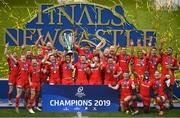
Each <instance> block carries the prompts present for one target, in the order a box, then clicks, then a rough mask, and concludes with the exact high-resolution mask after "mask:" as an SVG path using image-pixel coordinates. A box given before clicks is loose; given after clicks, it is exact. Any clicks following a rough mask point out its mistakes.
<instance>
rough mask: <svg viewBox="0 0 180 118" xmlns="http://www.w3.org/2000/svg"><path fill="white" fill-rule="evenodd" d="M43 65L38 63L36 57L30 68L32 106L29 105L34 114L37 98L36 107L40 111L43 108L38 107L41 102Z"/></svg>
mask: <svg viewBox="0 0 180 118" xmlns="http://www.w3.org/2000/svg"><path fill="white" fill-rule="evenodd" d="M40 79H41V65H40V64H38V62H37V60H36V59H32V64H31V66H30V68H29V83H30V87H31V97H30V102H29V104H30V106H29V112H30V113H32V114H34V113H35V112H34V111H33V103H34V100H35V102H36V103H35V105H36V106H35V109H36V110H38V111H41V109H40V108H39V107H38V103H39V98H37V97H39V94H40V87H41V80H40Z"/></svg>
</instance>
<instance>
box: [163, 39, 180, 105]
mask: <svg viewBox="0 0 180 118" xmlns="http://www.w3.org/2000/svg"><path fill="white" fill-rule="evenodd" d="M162 47H163V42H162V41H161V48H160V54H161V58H162V61H161V65H162V76H164V77H165V76H166V75H167V74H169V69H170V70H171V73H172V77H171V80H170V86H169V88H168V89H167V91H166V94H167V97H168V100H169V104H170V107H173V102H172V95H173V86H174V80H175V76H174V71H175V70H178V62H177V59H176V58H175V57H174V56H173V48H172V47H169V48H168V49H167V51H166V52H165V53H163V51H162Z"/></svg>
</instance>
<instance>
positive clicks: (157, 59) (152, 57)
mask: <svg viewBox="0 0 180 118" xmlns="http://www.w3.org/2000/svg"><path fill="white" fill-rule="evenodd" d="M149 47H150V50H149V53H148V54H147V55H148V56H147V58H148V62H147V64H148V71H149V77H150V79H153V78H154V75H155V72H156V71H157V67H158V64H160V63H161V56H159V55H158V54H157V48H156V47H151V44H150V43H149Z"/></svg>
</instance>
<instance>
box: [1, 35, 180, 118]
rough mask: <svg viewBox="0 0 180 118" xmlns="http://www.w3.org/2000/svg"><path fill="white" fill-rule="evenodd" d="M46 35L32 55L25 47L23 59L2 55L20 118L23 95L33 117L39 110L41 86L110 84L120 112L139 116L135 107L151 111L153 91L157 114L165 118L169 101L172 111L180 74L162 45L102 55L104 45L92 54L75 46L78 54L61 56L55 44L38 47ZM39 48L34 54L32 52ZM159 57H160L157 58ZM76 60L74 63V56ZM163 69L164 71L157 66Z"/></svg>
mask: <svg viewBox="0 0 180 118" xmlns="http://www.w3.org/2000/svg"><path fill="white" fill-rule="evenodd" d="M42 40H43V36H40V37H39V39H38V40H37V41H36V42H35V45H33V46H32V47H31V50H27V49H26V46H22V49H21V52H22V53H21V56H20V57H19V58H18V56H17V53H16V52H11V53H10V52H9V51H8V44H6V46H5V51H4V54H5V56H6V58H7V61H8V64H9V69H10V73H9V93H8V99H9V104H10V105H12V102H11V99H12V93H13V88H14V86H16V90H17V95H16V106H15V109H16V112H17V113H19V101H20V98H21V95H22V94H23V95H24V105H25V107H26V108H27V109H28V111H29V112H30V113H35V112H34V110H39V111H41V109H40V107H39V106H38V103H39V93H40V90H41V86H42V85H43V84H49V85H108V86H109V87H110V88H112V89H115V90H119V101H120V108H121V111H123V112H127V113H128V112H130V111H131V112H132V114H133V115H135V114H137V113H139V110H138V107H137V102H142V103H143V109H144V112H149V111H150V103H151V98H152V96H151V91H153V97H154V99H155V103H156V105H157V106H159V115H163V114H164V112H163V111H164V109H165V108H166V107H167V106H165V102H167V101H168V103H169V106H173V103H172V95H173V90H172V88H173V85H174V80H175V76H174V71H175V70H178V69H179V62H178V60H177V57H176V56H175V55H173V48H171V47H169V48H168V49H167V51H166V52H163V50H162V48H163V42H161V44H160V46H159V47H153V46H151V44H149V47H148V48H147V49H144V48H143V47H141V46H140V45H139V43H138V46H137V48H138V51H137V54H135V51H134V43H133V42H131V44H130V47H128V48H129V49H130V53H129V54H128V51H127V47H121V48H120V49H121V50H120V51H117V49H118V48H119V47H116V46H110V47H107V48H106V49H104V51H103V52H102V51H101V49H100V47H101V45H103V43H104V42H103V41H102V42H100V43H99V44H98V45H97V46H96V47H95V48H94V49H93V51H92V52H91V45H89V44H88V43H86V44H85V45H84V46H83V47H81V46H80V45H79V44H78V43H77V42H76V41H74V42H73V49H74V51H72V52H68V51H66V50H65V51H63V52H59V51H58V50H57V49H55V48H54V47H53V45H52V43H51V42H47V44H46V46H42V45H40V43H39V42H40V41H42ZM35 48H36V50H37V51H36V53H35V51H34V49H35ZM158 52H159V53H158ZM75 54H77V55H78V61H77V62H76V63H75V61H74V60H75V59H74V56H75ZM159 65H161V68H162V69H161V72H160V71H158V66H159Z"/></svg>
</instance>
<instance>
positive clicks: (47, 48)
mask: <svg viewBox="0 0 180 118" xmlns="http://www.w3.org/2000/svg"><path fill="white" fill-rule="evenodd" d="M42 40H43V36H42V35H41V36H39V38H38V40H37V41H36V42H35V45H36V46H38V47H39V48H41V49H42V50H43V55H44V56H45V55H46V54H49V53H52V52H53V45H52V43H51V42H50V41H49V42H47V44H46V46H43V45H45V42H43V41H42ZM40 41H41V43H42V45H40V44H39V42H40Z"/></svg>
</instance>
